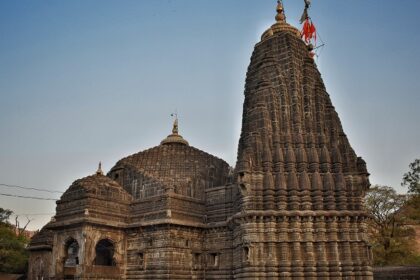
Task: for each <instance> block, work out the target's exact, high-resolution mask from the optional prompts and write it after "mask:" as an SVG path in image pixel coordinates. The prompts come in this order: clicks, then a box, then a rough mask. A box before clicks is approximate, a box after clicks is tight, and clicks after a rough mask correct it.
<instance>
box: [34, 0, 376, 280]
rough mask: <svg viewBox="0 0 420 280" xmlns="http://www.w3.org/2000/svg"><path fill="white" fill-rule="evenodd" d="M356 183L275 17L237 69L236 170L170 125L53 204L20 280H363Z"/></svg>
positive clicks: (368, 272)
mask: <svg viewBox="0 0 420 280" xmlns="http://www.w3.org/2000/svg"><path fill="white" fill-rule="evenodd" d="M368 176H369V174H368V172H367V170H366V164H365V162H364V161H363V160H362V159H361V158H360V157H357V156H356V154H355V152H354V151H353V149H352V148H351V146H350V144H349V142H348V139H347V137H346V135H345V133H344V132H343V129H342V126H341V123H340V119H339V117H338V115H337V112H336V111H335V109H334V106H333V105H332V104H331V100H330V98H329V95H328V93H327V92H326V89H325V86H324V84H323V81H322V79H321V75H320V73H319V72H318V70H317V67H316V65H315V63H314V60H313V59H312V58H311V55H310V51H309V50H308V46H307V45H306V44H305V42H304V41H302V39H301V35H300V33H299V31H298V30H297V29H296V28H294V27H292V26H290V25H289V24H288V23H286V21H285V16H284V13H283V7H282V5H281V4H279V5H278V7H277V16H276V22H275V24H274V25H272V26H271V27H270V28H269V29H268V30H267V31H266V32H264V34H263V35H262V37H261V41H260V42H259V43H257V44H256V46H255V49H254V52H253V54H252V57H251V63H250V65H249V68H248V73H247V77H246V84H245V101H244V105H243V117H242V132H241V136H240V140H239V146H238V158H237V163H236V167H235V168H230V167H229V165H228V164H227V163H226V162H225V161H223V160H222V159H219V158H217V157H215V156H212V155H210V154H208V153H206V152H203V151H201V150H199V149H197V148H194V147H192V146H190V145H189V143H188V142H187V141H186V140H185V139H184V138H183V137H182V136H181V135H180V134H179V132H178V123H177V121H175V123H174V128H173V131H172V134H170V135H169V136H168V137H167V138H166V139H164V140H163V141H162V142H161V143H160V145H158V146H156V147H153V148H151V149H148V150H146V151H142V152H139V153H136V154H133V155H131V156H128V157H125V158H123V159H121V160H120V161H118V162H117V163H116V164H115V166H114V167H113V168H112V169H111V170H110V171H109V173H108V174H107V175H106V176H105V175H103V173H102V171H101V169H98V171H97V172H96V174H93V175H91V176H88V177H86V178H82V179H79V180H76V181H75V182H74V183H73V184H72V185H71V186H70V187H69V188H68V189H67V190H66V192H65V193H64V194H63V195H62V197H61V198H60V200H59V201H58V202H57V208H56V215H55V216H54V217H53V219H52V220H51V222H49V223H48V224H47V225H46V226H45V227H44V228H43V229H42V230H41V231H40V232H39V233H38V234H37V235H36V236H35V237H34V238H33V239H32V241H31V243H30V246H29V251H30V261H29V279H290V280H291V279H373V277H372V269H371V261H372V256H371V252H370V247H369V244H368V242H367V233H366V219H367V215H366V214H365V212H364V211H363V205H362V198H363V196H364V193H365V191H366V190H367V189H368V187H369V180H368Z"/></svg>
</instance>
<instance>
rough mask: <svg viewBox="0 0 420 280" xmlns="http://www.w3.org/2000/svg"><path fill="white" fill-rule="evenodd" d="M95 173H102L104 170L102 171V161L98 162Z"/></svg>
mask: <svg viewBox="0 0 420 280" xmlns="http://www.w3.org/2000/svg"><path fill="white" fill-rule="evenodd" d="M96 175H104V172H103V171H102V162H99V165H98V170H96Z"/></svg>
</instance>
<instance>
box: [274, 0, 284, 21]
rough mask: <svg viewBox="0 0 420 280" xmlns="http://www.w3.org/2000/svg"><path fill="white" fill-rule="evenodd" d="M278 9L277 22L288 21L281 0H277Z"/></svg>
mask: <svg viewBox="0 0 420 280" xmlns="http://www.w3.org/2000/svg"><path fill="white" fill-rule="evenodd" d="M276 11H277V15H276V21H277V22H281V21H286V16H285V15H284V8H283V2H282V1H281V0H278V1H277V8H276Z"/></svg>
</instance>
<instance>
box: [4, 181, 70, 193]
mask: <svg viewBox="0 0 420 280" xmlns="http://www.w3.org/2000/svg"><path fill="white" fill-rule="evenodd" d="M0 186H3V187H7V188H18V189H24V190H34V191H40V192H49V193H63V192H60V191H52V190H46V189H39V188H32V187H23V186H19V185H9V184H3V183H0Z"/></svg>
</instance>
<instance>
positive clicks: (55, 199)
mask: <svg viewBox="0 0 420 280" xmlns="http://www.w3.org/2000/svg"><path fill="white" fill-rule="evenodd" d="M0 195H2V196H8V197H16V198H27V199H36V200H50V201H57V200H58V198H48V197H39V196H25V195H17V194H8V193H0Z"/></svg>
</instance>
